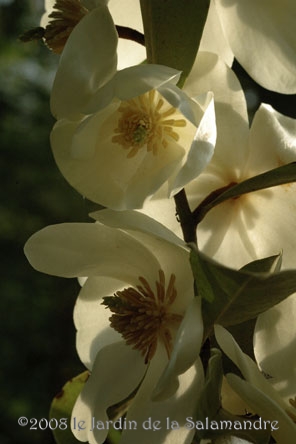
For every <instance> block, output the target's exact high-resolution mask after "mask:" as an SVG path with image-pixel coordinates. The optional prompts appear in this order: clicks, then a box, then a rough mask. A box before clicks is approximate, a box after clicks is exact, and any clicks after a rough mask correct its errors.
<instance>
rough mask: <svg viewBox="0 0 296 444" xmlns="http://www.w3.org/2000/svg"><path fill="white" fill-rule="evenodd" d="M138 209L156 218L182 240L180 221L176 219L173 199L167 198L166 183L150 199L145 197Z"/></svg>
mask: <svg viewBox="0 0 296 444" xmlns="http://www.w3.org/2000/svg"><path fill="white" fill-rule="evenodd" d="M139 211H140V212H141V213H144V214H146V215H147V216H149V217H151V218H153V219H156V220H157V221H158V222H160V223H161V224H162V225H164V226H165V227H167V228H168V229H169V230H171V231H172V232H173V233H175V234H176V235H177V236H178V238H179V239H182V240H183V236H182V230H181V226H180V222H178V220H177V214H176V205H175V201H174V199H173V198H170V199H168V191H167V184H164V185H163V186H162V187H161V188H160V189H159V190H158V191H157V192H156V193H155V194H154V195H153V196H152V197H151V199H147V200H146V201H145V203H144V206H143V208H142V209H141V210H139Z"/></svg>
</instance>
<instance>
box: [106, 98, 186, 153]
mask: <svg viewBox="0 0 296 444" xmlns="http://www.w3.org/2000/svg"><path fill="white" fill-rule="evenodd" d="M165 108H166V109H165ZM118 111H119V113H120V114H121V117H120V118H119V119H118V126H117V128H116V129H115V131H114V132H115V134H116V135H115V136H113V138H112V142H113V143H118V144H120V145H121V146H122V148H124V149H126V150H129V153H128V155H127V157H134V156H135V155H136V154H137V153H138V151H139V150H140V149H141V148H142V147H146V149H147V151H148V152H152V153H153V154H154V155H156V154H157V153H158V150H159V149H160V148H161V147H163V148H166V147H167V146H168V143H169V141H170V139H173V140H175V141H178V140H179V137H180V136H179V134H178V133H177V132H176V131H174V127H175V128H178V127H185V126H186V120H185V119H173V118H170V119H168V117H169V116H173V114H177V112H178V111H177V110H176V108H174V107H173V106H170V105H169V104H168V103H167V102H165V101H164V99H163V98H162V97H161V95H160V94H159V93H158V92H157V91H155V90H151V91H149V92H148V93H145V94H142V95H141V96H138V97H136V98H134V99H130V100H126V101H124V102H122V103H121V104H120V106H119V108H118Z"/></svg>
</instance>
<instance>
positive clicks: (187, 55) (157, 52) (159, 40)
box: [140, 0, 209, 85]
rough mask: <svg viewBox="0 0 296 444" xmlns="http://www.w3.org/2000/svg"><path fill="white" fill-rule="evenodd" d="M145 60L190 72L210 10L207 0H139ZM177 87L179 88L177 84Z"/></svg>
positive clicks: (181, 82) (184, 76)
mask: <svg viewBox="0 0 296 444" xmlns="http://www.w3.org/2000/svg"><path fill="white" fill-rule="evenodd" d="M140 4H141V11H142V18H143V25H144V34H145V45H146V50H147V60H148V62H149V63H157V64H161V65H166V66H170V67H171V68H175V69H178V70H180V71H182V77H181V81H180V84H183V83H184V81H185V79H186V77H187V76H188V74H189V73H190V71H191V68H192V65H193V63H194V60H195V58H196V54H197V51H198V47H199V43H200V40H201V36H202V32H203V28H204V24H205V21H206V18H207V14H208V9H209V0H186V1H185V2H182V1H180V0H166V1H160V0H140ZM180 84H179V85H180Z"/></svg>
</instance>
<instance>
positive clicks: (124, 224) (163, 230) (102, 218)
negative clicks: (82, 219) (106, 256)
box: [90, 199, 184, 247]
mask: <svg viewBox="0 0 296 444" xmlns="http://www.w3.org/2000/svg"><path fill="white" fill-rule="evenodd" d="M167 200H169V199H167ZM164 202H165V200H164ZM170 202H171V203H173V202H172V200H171V201H170ZM161 204H162V203H161ZM161 204H160V205H159V209H158V210H159V211H161V210H162V206H161ZM145 208H146V205H145ZM144 213H145V211H143V213H142V212H139V211H129V210H126V211H123V212H118V211H113V210H108V209H105V210H99V211H96V212H94V213H91V214H90V216H91V217H93V218H94V219H95V220H96V221H98V222H101V223H102V224H104V225H108V226H109V227H114V228H120V229H122V230H128V231H132V232H137V231H140V232H143V233H147V234H151V235H153V236H156V237H158V238H160V239H164V240H167V241H169V242H172V243H175V244H176V245H179V246H183V247H184V242H183V241H182V240H181V239H180V238H179V237H177V236H176V235H175V234H174V233H173V232H172V231H170V230H169V229H168V228H167V227H166V226H165V224H164V225H162V224H160V223H158V222H157V221H156V220H155V219H153V218H151V217H149V216H146V215H145V214H144Z"/></svg>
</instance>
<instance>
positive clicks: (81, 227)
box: [25, 218, 203, 444]
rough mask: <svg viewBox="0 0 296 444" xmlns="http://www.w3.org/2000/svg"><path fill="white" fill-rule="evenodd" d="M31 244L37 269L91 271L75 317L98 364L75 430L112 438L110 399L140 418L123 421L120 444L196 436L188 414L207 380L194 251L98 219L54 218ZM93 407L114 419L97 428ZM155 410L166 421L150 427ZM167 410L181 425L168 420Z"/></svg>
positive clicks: (101, 417)
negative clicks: (146, 426) (130, 424)
mask: <svg viewBox="0 0 296 444" xmlns="http://www.w3.org/2000/svg"><path fill="white" fill-rule="evenodd" d="M145 223H146V224H147V232H149V231H151V228H150V227H149V223H150V222H149V220H148V218H147V220H146V221H145ZM25 253H26V255H27V257H28V259H29V261H30V262H31V264H32V265H33V266H34V267H35V268H36V269H37V270H40V271H43V272H46V273H49V274H54V275H59V276H64V277H74V276H87V280H86V282H85V283H84V285H83V287H82V289H81V292H80V294H79V296H78V300H77V303H76V307H75V313H74V318H75V325H76V328H77V350H78V353H79V355H80V358H81V360H82V361H83V363H84V364H85V365H86V366H87V367H88V368H89V369H90V370H91V372H92V373H91V376H90V378H89V380H88V381H87V383H86V385H85V387H84V389H83V391H82V392H81V394H80V396H79V398H78V400H77V402H76V405H75V407H74V410H73V416H74V417H76V418H79V419H80V420H84V421H85V424H86V428H85V429H84V430H81V431H78V430H77V429H76V431H75V430H73V431H74V434H75V436H76V438H77V439H80V440H81V441H89V442H90V443H91V444H95V443H103V442H104V440H105V438H106V435H107V433H108V430H107V426H106V421H107V420H108V416H107V409H108V408H109V407H111V406H113V405H115V404H117V403H121V402H122V406H121V409H122V410H121V412H120V413H121V414H122V413H124V412H125V411H127V417H126V420H127V421H135V423H136V424H137V430H134V429H129V428H127V429H126V430H124V431H123V434H122V438H121V440H120V443H121V444H122V443H124V444H125V443H130V442H138V441H141V442H143V443H147V444H148V443H150V442H151V439H153V442H156V443H157V442H159V443H160V444H161V443H173V442H176V441H175V440H177V441H178V442H185V441H186V439H189V438H188V437H189V436H191V438H192V431H190V430H188V429H186V427H185V421H186V416H192V415H193V412H194V409H195V406H196V402H197V398H198V394H199V393H200V389H201V385H202V383H203V371H202V366H201V363H200V360H199V358H198V354H199V349H200V346H201V341H202V335H203V326H202V319H201V311H200V301H199V299H198V298H195V297H194V293H193V277H192V273H191V269H190V265H189V257H188V251H187V250H185V249H184V248H181V247H177V246H176V245H174V244H172V243H170V242H167V241H166V240H164V239H163V238H161V237H160V236H156V235H155V236H151V235H148V234H143V233H137V234H135V233H134V232H132V231H130V233H127V232H125V231H122V230H118V229H113V228H108V227H106V226H104V225H101V224H98V223H93V224H91V223H90V224H61V225H56V226H51V227H47V228H45V229H44V230H41V231H40V232H38V233H36V234H35V235H33V236H32V237H31V239H29V241H28V242H27V244H26V246H25ZM102 303H103V305H102ZM131 313H132V316H131ZM110 324H111V325H110ZM112 327H113V328H112ZM153 396H154V397H155V398H156V400H154V401H153V399H152V397H153ZM128 397H130V399H129V402H128V403H127V404H126V403H125V401H126V400H127V398H128ZM93 417H95V418H96V420H98V421H102V422H103V423H105V427H101V429H99V428H95V429H94V430H91V429H92V418H93ZM150 417H151V419H152V421H160V423H161V429H159V430H158V431H153V428H151V429H150V430H143V427H142V424H143V422H144V421H145V420H148V419H149V418H150ZM166 417H170V419H171V420H175V421H178V422H179V425H180V429H178V430H167V427H166V422H165V421H166ZM101 424H102V423H101ZM186 442H187V441H186ZM188 442H189V441H188Z"/></svg>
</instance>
